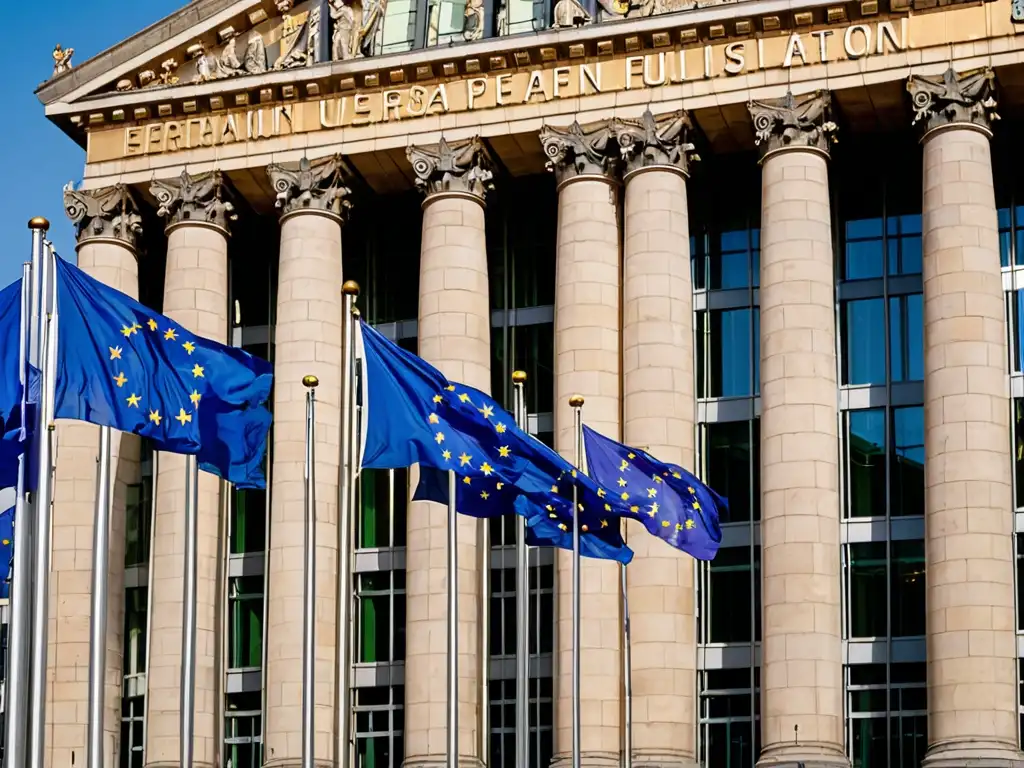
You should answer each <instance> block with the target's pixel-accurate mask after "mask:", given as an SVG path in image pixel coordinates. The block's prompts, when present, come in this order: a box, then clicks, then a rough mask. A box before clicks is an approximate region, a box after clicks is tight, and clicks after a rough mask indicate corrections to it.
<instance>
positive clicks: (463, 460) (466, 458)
mask: <svg viewBox="0 0 1024 768" xmlns="http://www.w3.org/2000/svg"><path fill="white" fill-rule="evenodd" d="M472 460H473V457H472V456H470V455H469V454H467V453H466V452H465V451H463V452H462V455H460V456H459V466H460V467H464V466H466V465H467V464H469V462H470V461H472ZM470 466H473V465H472V464H470Z"/></svg>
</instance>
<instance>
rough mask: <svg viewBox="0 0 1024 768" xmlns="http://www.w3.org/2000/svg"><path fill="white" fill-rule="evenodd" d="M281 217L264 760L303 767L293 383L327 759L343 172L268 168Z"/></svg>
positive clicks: (327, 759) (319, 752) (319, 753)
mask: <svg viewBox="0 0 1024 768" xmlns="http://www.w3.org/2000/svg"><path fill="white" fill-rule="evenodd" d="M267 173H268V174H269V175H270V179H271V182H272V183H273V185H274V190H275V192H276V193H277V207H278V209H279V210H280V211H281V255H280V261H279V267H278V277H277V316H276V321H275V326H274V454H273V457H274V466H273V471H272V473H271V478H272V484H273V493H272V495H271V514H270V575H269V583H270V594H269V603H268V610H267V628H266V632H267V659H266V660H265V661H264V670H266V675H267V725H266V730H265V733H266V746H265V749H264V760H265V761H266V764H267V765H268V766H281V767H282V768H291V767H292V766H298V765H300V764H301V759H302V643H300V642H298V637H299V636H298V635H297V634H296V633H297V632H298V628H299V627H301V626H302V615H303V573H302V569H303V552H304V542H303V529H304V525H305V523H304V519H305V518H304V515H305V513H304V507H303V499H304V494H305V485H304V481H303V475H304V468H305V460H306V454H305V440H306V429H305V424H306V406H305V402H306V400H305V398H306V395H305V389H304V387H303V386H302V377H303V376H305V375H307V374H313V375H315V376H317V377H319V379H320V383H321V386H320V388H319V389H318V390H317V409H316V421H317V424H316V522H317V525H316V623H315V631H316V664H315V668H314V674H315V675H316V693H315V714H314V727H315V733H314V756H315V758H316V764H317V765H318V766H329V765H331V760H332V758H333V755H334V732H335V727H336V725H335V723H336V718H335V716H334V690H335V677H336V675H337V670H336V669H335V663H334V660H335V658H336V649H335V645H336V639H337V635H336V632H335V628H336V626H337V625H336V622H337V600H336V596H337V576H336V573H337V562H338V468H339V462H340V453H339V447H338V436H339V434H340V433H341V317H342V301H341V283H342V276H341V274H342V273H341V226H342V223H343V220H344V218H343V217H344V215H345V213H346V211H347V209H348V207H349V206H350V203H349V201H348V200H347V197H348V195H349V189H348V188H347V187H346V186H345V185H344V183H343V180H342V176H341V160H340V158H338V157H329V158H326V159H323V160H319V161H315V162H313V163H310V162H308V161H306V160H303V161H302V162H301V163H300V164H298V166H288V167H283V166H279V165H271V166H270V167H269V168H267Z"/></svg>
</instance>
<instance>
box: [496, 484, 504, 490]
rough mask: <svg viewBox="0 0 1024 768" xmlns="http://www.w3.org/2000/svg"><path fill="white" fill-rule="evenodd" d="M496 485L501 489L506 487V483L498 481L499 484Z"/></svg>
mask: <svg viewBox="0 0 1024 768" xmlns="http://www.w3.org/2000/svg"><path fill="white" fill-rule="evenodd" d="M496 487H497V489H498V490H499V491H500V490H501V489H502V488H504V487H505V484H504V483H498V485H497V486H496Z"/></svg>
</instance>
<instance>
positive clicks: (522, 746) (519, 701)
mask: <svg viewBox="0 0 1024 768" xmlns="http://www.w3.org/2000/svg"><path fill="white" fill-rule="evenodd" d="M525 385H526V371H513V372H512V387H513V389H512V391H513V404H514V405H513V407H514V410H515V417H516V426H517V427H519V429H521V430H522V431H523V432H526V431H527V424H526V397H525V392H524V387H525ZM516 742H517V748H516V752H517V753H518V755H519V760H518V763H519V766H520V768H529V765H530V556H529V550H527V548H526V518H525V517H521V516H519V515H516Z"/></svg>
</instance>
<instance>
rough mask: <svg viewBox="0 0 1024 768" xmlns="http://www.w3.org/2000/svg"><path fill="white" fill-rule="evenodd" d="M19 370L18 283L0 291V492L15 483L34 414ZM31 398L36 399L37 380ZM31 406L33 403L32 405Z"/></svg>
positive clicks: (23, 372) (19, 282)
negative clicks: (33, 396) (19, 461)
mask: <svg viewBox="0 0 1024 768" xmlns="http://www.w3.org/2000/svg"><path fill="white" fill-rule="evenodd" d="M27 373H28V370H27V367H26V369H25V370H22V368H21V280H20V279H19V280H16V281H15V282H13V283H11V284H10V285H9V286H7V287H6V288H4V289H3V290H2V291H0V488H11V487H13V486H15V485H17V483H18V457H19V456H21V455H22V454H23V453H24V452H25V450H26V446H27V444H28V440H29V436H30V434H31V432H32V421H31V420H32V418H33V416H34V414H35V412H36V410H35V406H34V404H30V403H28V402H25V401H27V400H29V399H31V396H32V391H31V389H32V388H31V386H30V392H29V393H28V395H29V396H28V397H26V392H25V386H24V383H23V382H24V379H25V376H26V375H27ZM32 381H34V382H35V383H36V387H35V396H36V397H38V379H37V378H36V379H33V380H32ZM33 403H34V401H33Z"/></svg>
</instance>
